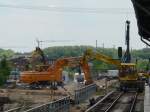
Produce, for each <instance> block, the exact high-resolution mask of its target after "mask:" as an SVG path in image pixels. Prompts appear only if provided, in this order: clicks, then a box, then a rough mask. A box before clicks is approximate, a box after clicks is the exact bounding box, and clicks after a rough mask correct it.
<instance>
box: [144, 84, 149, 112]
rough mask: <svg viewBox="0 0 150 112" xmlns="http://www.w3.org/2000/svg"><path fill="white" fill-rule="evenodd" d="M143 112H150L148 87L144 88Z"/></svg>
mask: <svg viewBox="0 0 150 112" xmlns="http://www.w3.org/2000/svg"><path fill="white" fill-rule="evenodd" d="M144 112H150V87H149V86H145V97H144Z"/></svg>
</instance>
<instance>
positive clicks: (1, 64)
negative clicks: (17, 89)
mask: <svg viewBox="0 0 150 112" xmlns="http://www.w3.org/2000/svg"><path fill="white" fill-rule="evenodd" d="M9 74H10V67H9V64H8V62H7V60H6V57H5V56H4V57H3V59H2V60H1V61H0V85H3V84H4V83H5V82H6V79H7V78H8V76H9Z"/></svg>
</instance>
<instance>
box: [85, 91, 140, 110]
mask: <svg viewBox="0 0 150 112" xmlns="http://www.w3.org/2000/svg"><path fill="white" fill-rule="evenodd" d="M137 95H138V93H136V92H129V93H123V92H112V93H110V94H108V95H106V96H105V97H104V98H103V99H101V100H100V101H99V102H97V103H96V104H95V105H94V106H92V107H91V108H89V109H88V110H86V112H116V111H117V112H133V111H134V107H135V104H136V99H137Z"/></svg>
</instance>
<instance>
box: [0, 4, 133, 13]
mask: <svg viewBox="0 0 150 112" xmlns="http://www.w3.org/2000/svg"><path fill="white" fill-rule="evenodd" d="M0 8H19V9H27V10H37V11H38V10H39V11H51V12H77V13H96V14H99V13H100V14H107V13H108V14H127V13H128V14H134V12H133V11H132V9H129V8H80V7H77V8H75V7H57V6H31V5H11V4H0Z"/></svg>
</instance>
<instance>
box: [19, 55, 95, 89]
mask: <svg viewBox="0 0 150 112" xmlns="http://www.w3.org/2000/svg"><path fill="white" fill-rule="evenodd" d="M78 66H80V67H81V68H82V70H83V72H84V76H85V80H86V84H91V83H92V82H93V81H92V78H91V75H90V70H89V66H88V63H87V62H86V60H84V58H83V57H68V58H60V59H58V60H56V61H55V63H54V64H53V65H51V66H49V67H48V68H45V69H37V70H35V71H24V72H21V76H20V82H22V83H27V84H30V85H36V86H38V85H50V86H55V87H56V86H59V85H60V86H61V85H62V84H63V80H62V71H63V69H64V67H78Z"/></svg>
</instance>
